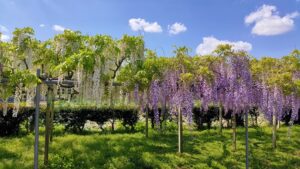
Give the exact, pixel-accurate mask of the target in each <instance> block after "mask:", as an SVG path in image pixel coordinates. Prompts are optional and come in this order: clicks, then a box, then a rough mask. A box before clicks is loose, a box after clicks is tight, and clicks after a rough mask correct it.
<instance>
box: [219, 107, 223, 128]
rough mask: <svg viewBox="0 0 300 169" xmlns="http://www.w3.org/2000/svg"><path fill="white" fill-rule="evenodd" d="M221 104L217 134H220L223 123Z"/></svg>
mask: <svg viewBox="0 0 300 169" xmlns="http://www.w3.org/2000/svg"><path fill="white" fill-rule="evenodd" d="M222 118H223V117H222V106H221V104H219V125H220V126H219V134H222V129H223V123H222Z"/></svg>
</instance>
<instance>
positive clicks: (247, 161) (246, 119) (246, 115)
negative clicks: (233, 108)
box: [245, 110, 249, 169]
mask: <svg viewBox="0 0 300 169" xmlns="http://www.w3.org/2000/svg"><path fill="white" fill-rule="evenodd" d="M245 128H246V169H248V168H249V157H248V155H249V152H248V151H249V150H248V111H247V110H246V112H245Z"/></svg>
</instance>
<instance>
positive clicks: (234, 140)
mask: <svg viewBox="0 0 300 169" xmlns="http://www.w3.org/2000/svg"><path fill="white" fill-rule="evenodd" d="M232 115H233V116H232V148H233V151H236V114H232Z"/></svg>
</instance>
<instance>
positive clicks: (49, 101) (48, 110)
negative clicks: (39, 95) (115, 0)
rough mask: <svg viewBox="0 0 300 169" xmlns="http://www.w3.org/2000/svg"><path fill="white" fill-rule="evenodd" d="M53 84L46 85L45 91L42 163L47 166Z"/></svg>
mask: <svg viewBox="0 0 300 169" xmlns="http://www.w3.org/2000/svg"><path fill="white" fill-rule="evenodd" d="M52 96H53V86H48V93H47V108H46V119H45V152H44V165H45V166H48V154H49V137H50V130H51V126H50V116H51V111H52V110H51V109H52V105H51V104H52V98H53V97H52Z"/></svg>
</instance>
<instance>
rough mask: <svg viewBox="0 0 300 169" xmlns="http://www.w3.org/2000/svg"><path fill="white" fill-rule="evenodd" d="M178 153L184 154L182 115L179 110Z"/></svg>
mask: <svg viewBox="0 0 300 169" xmlns="http://www.w3.org/2000/svg"><path fill="white" fill-rule="evenodd" d="M178 153H182V113H181V109H180V108H179V109H178Z"/></svg>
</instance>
